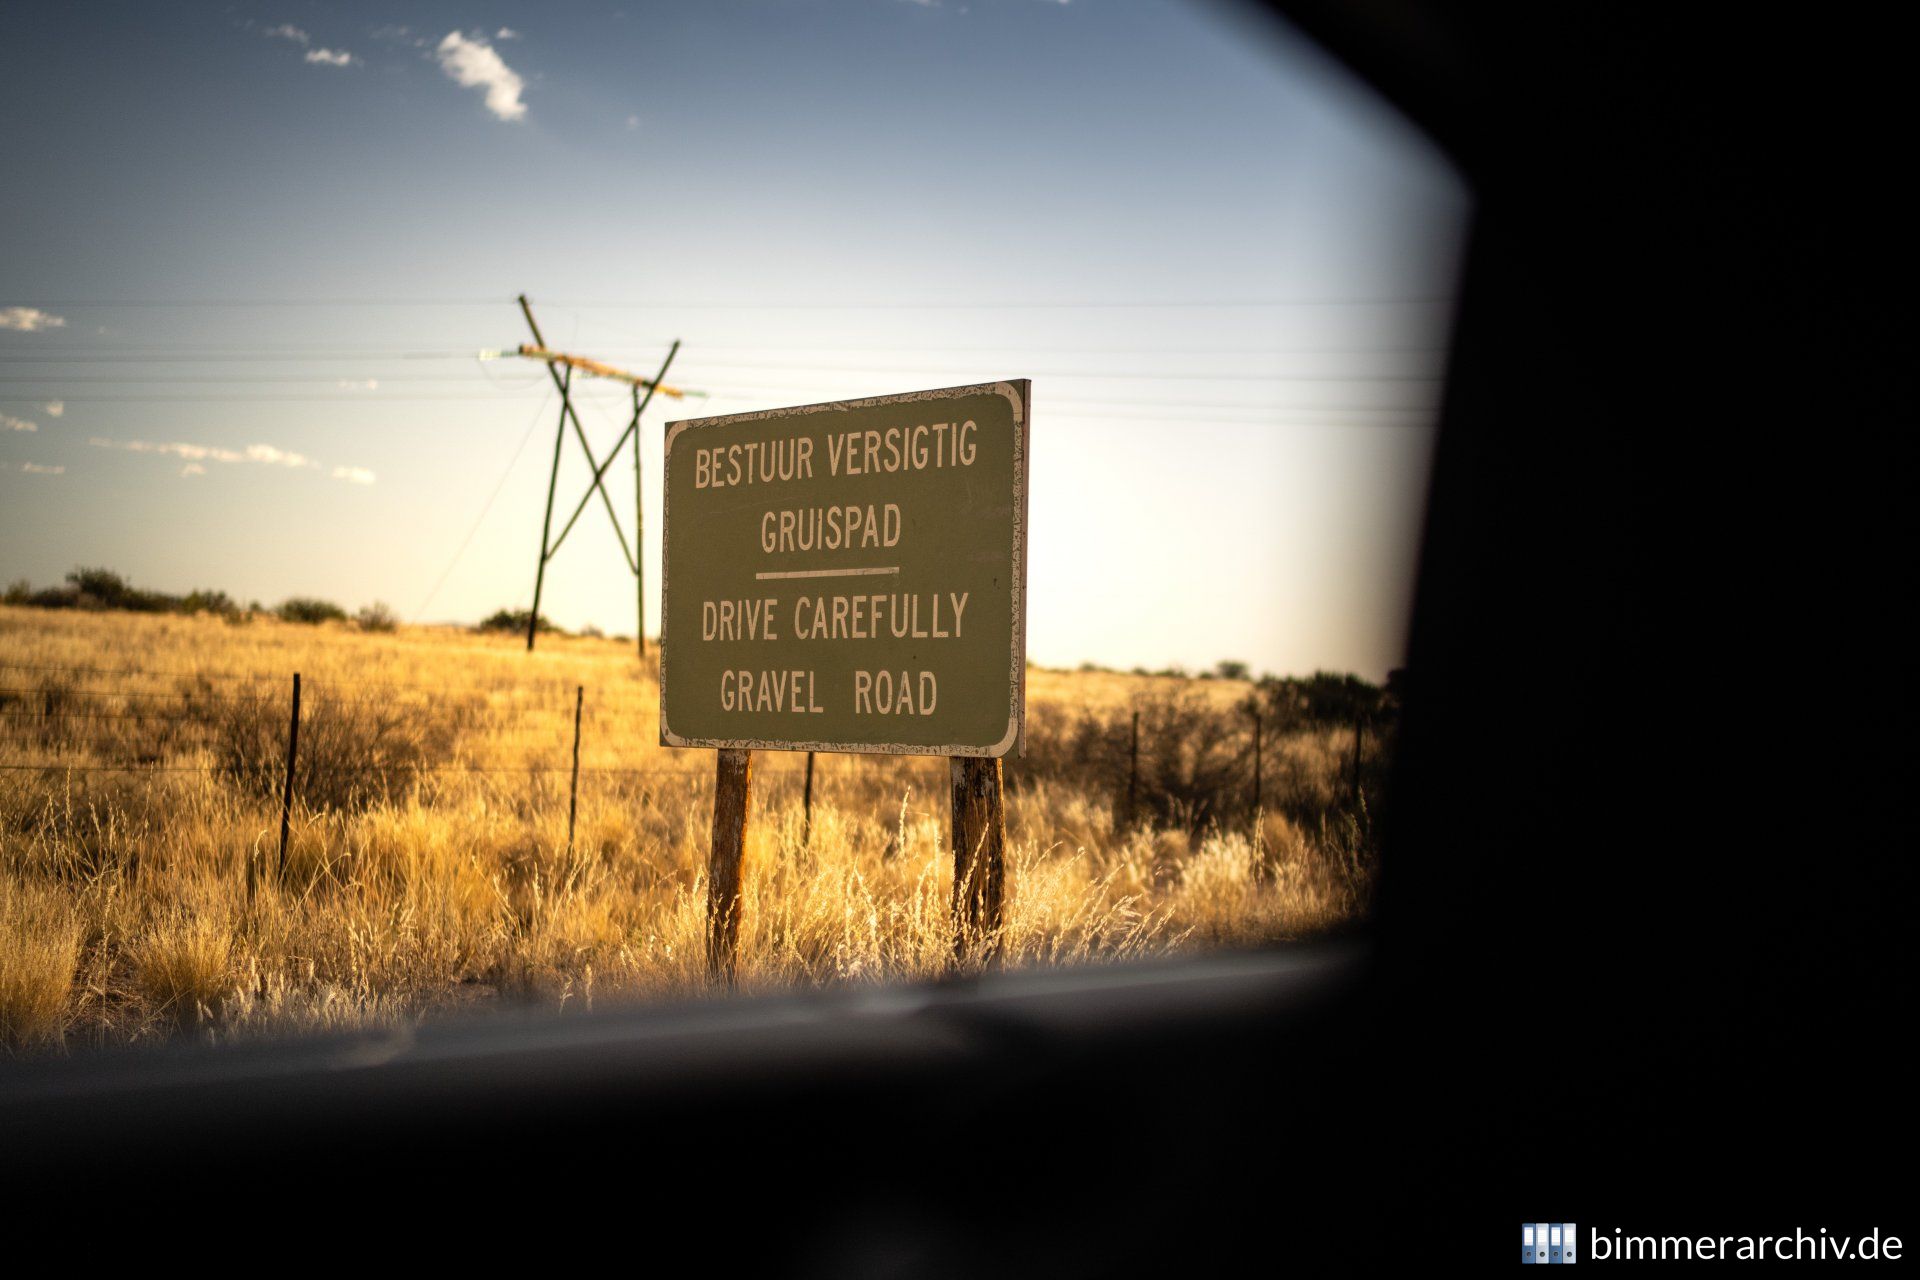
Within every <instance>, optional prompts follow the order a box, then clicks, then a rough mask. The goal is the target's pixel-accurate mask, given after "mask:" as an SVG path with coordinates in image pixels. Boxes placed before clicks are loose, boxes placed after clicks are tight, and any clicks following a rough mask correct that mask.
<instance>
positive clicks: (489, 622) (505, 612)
mask: <svg viewBox="0 0 1920 1280" xmlns="http://www.w3.org/2000/svg"><path fill="white" fill-rule="evenodd" d="M527 616H528V610H526V609H496V610H494V612H493V613H492V614H491V615H489V616H488V617H487V618H486V619H484V620H483V621H482V622H481V623H480V625H479V627H478V628H477V630H480V631H504V632H507V633H509V634H514V633H524V632H525V631H526V629H527ZM538 630H539V631H540V633H541V634H542V635H545V634H547V633H550V632H551V633H554V634H559V635H565V634H566V633H565V632H563V631H561V630H560V628H559V627H556V626H554V625H553V622H552V621H551V620H550V619H549V618H548V617H547V615H546V614H544V613H543V614H541V615H540V622H539V624H538Z"/></svg>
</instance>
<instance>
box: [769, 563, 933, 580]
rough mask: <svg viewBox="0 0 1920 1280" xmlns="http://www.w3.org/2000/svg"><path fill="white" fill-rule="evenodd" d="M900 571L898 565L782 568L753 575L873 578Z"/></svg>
mask: <svg viewBox="0 0 1920 1280" xmlns="http://www.w3.org/2000/svg"><path fill="white" fill-rule="evenodd" d="M898 572H900V566H899V565H897V564H896V565H892V566H890V567H888V568H884V569H783V570H781V571H779V572H777V573H756V574H754V575H753V576H754V577H756V578H760V579H766V578H873V577H878V576H880V575H882V574H892V573H898Z"/></svg>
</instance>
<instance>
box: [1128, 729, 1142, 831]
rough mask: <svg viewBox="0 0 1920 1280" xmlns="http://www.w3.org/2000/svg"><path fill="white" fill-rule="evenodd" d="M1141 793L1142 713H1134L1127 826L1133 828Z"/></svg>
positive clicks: (1130, 741)
mask: <svg viewBox="0 0 1920 1280" xmlns="http://www.w3.org/2000/svg"><path fill="white" fill-rule="evenodd" d="M1139 792H1140V713H1139V712H1138V711H1135V712H1134V713H1133V737H1132V738H1130V739H1129V740H1128V743H1127V826H1128V828H1129V829H1131V828H1132V826H1133V819H1134V812H1135V809H1134V801H1135V798H1136V797H1137V796H1138V795H1139Z"/></svg>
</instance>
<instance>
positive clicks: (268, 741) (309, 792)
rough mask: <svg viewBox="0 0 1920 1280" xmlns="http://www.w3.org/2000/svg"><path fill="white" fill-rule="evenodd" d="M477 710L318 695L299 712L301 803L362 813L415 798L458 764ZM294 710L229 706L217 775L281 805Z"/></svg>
mask: <svg viewBox="0 0 1920 1280" xmlns="http://www.w3.org/2000/svg"><path fill="white" fill-rule="evenodd" d="M472 719H477V704H475V703H473V702H471V701H469V702H467V703H464V704H460V703H454V704H449V705H441V706H435V707H432V708H431V709H429V708H426V707H422V706H420V705H418V704H415V703H409V702H406V701H403V700H400V699H396V698H392V697H383V696H381V695H380V693H379V692H378V691H377V690H366V691H351V690H350V691H348V692H337V691H334V690H329V689H324V688H323V689H320V690H316V691H313V692H311V693H307V694H305V695H304V696H303V697H302V699H301V704H300V741H299V744H298V749H297V751H296V752H295V758H294V784H293V794H294V798H295V800H296V801H297V802H298V803H299V804H300V805H302V806H304V807H306V808H309V809H323V810H324V809H338V810H346V811H349V812H359V811H361V810H364V809H366V808H368V807H370V806H372V805H375V804H379V803H384V802H389V801H392V800H394V799H396V798H398V797H400V796H404V795H406V794H407V792H408V791H409V789H410V788H411V787H412V786H413V784H414V783H415V782H416V781H417V780H419V779H420V778H421V777H423V776H424V775H425V774H426V773H427V772H428V771H429V770H430V769H431V768H432V767H433V766H434V765H436V764H444V763H445V762H446V761H447V760H449V759H451V758H452V755H453V748H454V744H455V743H456V742H457V741H458V740H459V737H460V734H461V732H462V729H463V727H464V722H465V721H468V720H472ZM289 720H290V715H289V707H288V704H287V703H285V702H282V701H280V700H279V699H277V698H230V699H228V700H227V701H225V702H223V703H221V704H220V706H219V710H218V717H217V719H216V721H215V725H214V734H213V751H214V760H215V769H216V772H217V773H218V774H219V775H220V776H222V777H224V778H226V779H228V780H229V781H230V782H232V783H233V784H234V785H235V786H237V787H238V788H240V789H241V790H242V791H244V792H247V793H250V794H252V795H254V796H257V797H260V798H263V799H267V800H277V799H279V797H280V796H281V794H282V791H283V789H284V787H285V785H286V769H287V734H288V730H289V728H290V723H289Z"/></svg>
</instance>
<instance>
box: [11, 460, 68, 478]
mask: <svg viewBox="0 0 1920 1280" xmlns="http://www.w3.org/2000/svg"><path fill="white" fill-rule="evenodd" d="M20 469H21V470H22V471H24V472H26V473H27V474H28V475H30V476H57V475H64V474H66V470H67V469H66V468H65V467H43V466H41V465H40V464H39V463H37V462H23V463H21V464H20Z"/></svg>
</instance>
